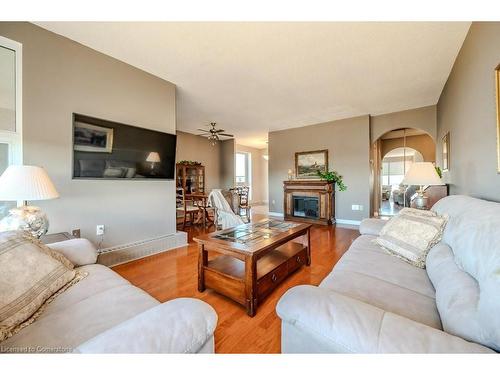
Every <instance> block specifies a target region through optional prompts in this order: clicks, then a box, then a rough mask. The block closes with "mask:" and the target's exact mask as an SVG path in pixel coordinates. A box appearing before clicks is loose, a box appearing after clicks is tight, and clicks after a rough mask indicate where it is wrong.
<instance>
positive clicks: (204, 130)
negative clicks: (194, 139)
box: [196, 128, 210, 133]
mask: <svg viewBox="0 0 500 375" xmlns="http://www.w3.org/2000/svg"><path fill="white" fill-rule="evenodd" d="M196 130H199V131H201V132H207V133H210V130H206V129H200V128H198V129H196Z"/></svg>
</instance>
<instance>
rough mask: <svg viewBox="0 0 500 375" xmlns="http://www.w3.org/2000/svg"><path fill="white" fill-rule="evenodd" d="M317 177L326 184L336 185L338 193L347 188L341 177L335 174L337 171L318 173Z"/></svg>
mask: <svg viewBox="0 0 500 375" xmlns="http://www.w3.org/2000/svg"><path fill="white" fill-rule="evenodd" d="M317 173H318V176H319V178H321V179H322V180H326V181H328V182H333V183H334V184H336V185H337V186H338V188H339V191H346V190H347V186H345V185H344V180H343V179H342V176H341V175H340V174H339V173H338V172H337V171H326V172H322V171H318V172H317Z"/></svg>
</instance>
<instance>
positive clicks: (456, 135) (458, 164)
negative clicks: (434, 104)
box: [436, 22, 500, 201]
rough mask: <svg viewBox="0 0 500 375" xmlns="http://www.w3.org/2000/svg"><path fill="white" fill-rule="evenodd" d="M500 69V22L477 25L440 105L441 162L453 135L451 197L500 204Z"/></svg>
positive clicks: (447, 179) (446, 177)
mask: <svg viewBox="0 0 500 375" xmlns="http://www.w3.org/2000/svg"><path fill="white" fill-rule="evenodd" d="M499 63H500V22H474V23H473V24H472V26H471V28H470V30H469V33H468V34H467V37H466V39H465V41H464V44H463V46H462V49H461V50H460V52H459V54H458V57H457V60H456V61H455V64H454V66H453V69H452V71H451V74H450V77H449V78H448V81H447V82H446V85H445V87H444V90H443V93H442V94H441V97H440V98H439V102H438V144H437V147H436V150H437V151H436V156H437V160H438V165H440V166H442V157H441V156H442V154H441V146H442V142H441V141H442V137H443V136H444V135H445V134H446V133H447V132H450V148H451V150H450V151H451V155H450V169H449V171H448V172H444V173H443V179H444V181H445V182H448V183H449V184H450V192H451V194H467V195H472V196H475V197H480V198H485V199H490V200H496V201H500V174H498V173H497V144H496V143H497V141H496V139H497V133H496V132H497V130H496V121H497V120H496V109H495V79H494V77H495V75H494V72H495V67H496V66H497V65H498V64H499Z"/></svg>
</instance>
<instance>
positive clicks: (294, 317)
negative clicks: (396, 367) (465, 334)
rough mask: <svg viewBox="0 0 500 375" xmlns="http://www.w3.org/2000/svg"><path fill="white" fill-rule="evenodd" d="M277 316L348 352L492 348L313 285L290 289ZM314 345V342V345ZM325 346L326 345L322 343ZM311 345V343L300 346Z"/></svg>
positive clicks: (331, 346)
mask: <svg viewBox="0 0 500 375" xmlns="http://www.w3.org/2000/svg"><path fill="white" fill-rule="evenodd" d="M276 311H277V313H278V315H279V317H280V318H281V319H282V320H283V321H284V322H286V323H287V324H290V325H293V326H295V328H296V329H298V330H301V331H303V332H307V333H308V336H309V337H310V336H316V337H318V341H321V342H322V343H326V345H327V347H328V348H331V350H332V351H333V350H334V351H339V352H345V353H456V352H465V353H472V352H474V353H480V352H492V351H491V350H490V349H488V348H486V347H484V346H481V345H478V344H474V343H470V342H468V341H465V340H463V339H461V338H459V337H457V336H453V335H450V334H448V333H446V332H443V331H440V330H437V329H434V328H432V327H429V326H426V325H424V324H421V323H417V322H415V321H413V320H410V319H407V318H404V317H402V316H399V315H396V314H393V313H390V312H387V311H384V310H382V309H379V308H377V307H375V306H372V305H370V304H367V303H364V302H361V301H359V300H356V299H354V298H350V297H347V296H344V295H342V294H339V293H336V292H334V291H331V290H328V289H324V288H318V287H314V286H310V285H300V286H297V287H294V288H292V289H290V290H288V291H287V292H286V293H285V294H284V295H283V297H282V298H281V299H280V301H279V302H278V305H277V306H276ZM311 346H312V347H314V346H313V345H311ZM323 346H325V344H323ZM302 347H307V344H305V345H302Z"/></svg>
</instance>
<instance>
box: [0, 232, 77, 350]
mask: <svg viewBox="0 0 500 375" xmlns="http://www.w3.org/2000/svg"><path fill="white" fill-rule="evenodd" d="M83 277H84V275H82V274H79V273H78V272H76V271H75V270H73V264H72V263H71V262H70V261H69V260H68V259H66V258H65V257H64V256H63V255H62V254H60V253H58V252H56V251H54V250H51V249H50V248H48V247H47V246H45V245H43V244H42V243H41V242H40V241H38V240H37V239H36V238H34V237H32V236H31V235H30V234H28V233H27V232H23V231H9V232H3V233H0V342H1V341H3V340H5V339H6V338H8V337H10V336H12V335H13V334H15V333H16V332H18V331H19V330H20V329H22V328H24V327H25V326H27V325H29V324H30V323H32V322H33V321H34V320H35V319H36V317H37V316H38V315H39V314H40V313H41V310H42V307H43V306H45V304H46V303H49V302H50V301H51V300H52V299H53V298H54V297H55V295H57V294H58V293H61V292H62V291H64V290H65V289H66V288H68V287H69V286H71V285H73V284H75V283H76V282H78V281H79V280H80V279H81V278H83Z"/></svg>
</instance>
